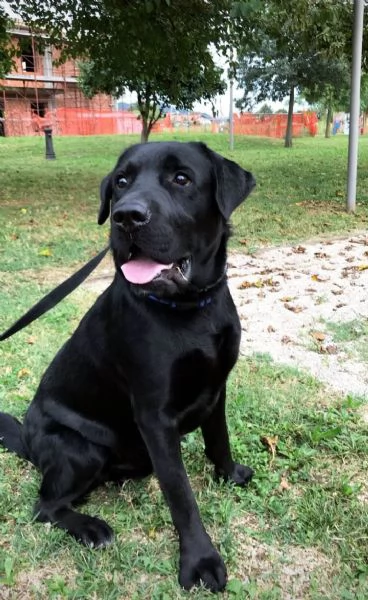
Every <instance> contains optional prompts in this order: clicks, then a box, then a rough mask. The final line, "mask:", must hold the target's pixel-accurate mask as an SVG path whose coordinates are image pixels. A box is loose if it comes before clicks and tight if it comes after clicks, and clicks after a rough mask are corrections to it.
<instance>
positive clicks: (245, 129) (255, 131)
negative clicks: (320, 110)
mask: <svg viewBox="0 0 368 600" xmlns="http://www.w3.org/2000/svg"><path fill="white" fill-rule="evenodd" d="M317 124H318V118H317V115H316V113H315V112H303V113H296V114H293V136H294V137H299V136H301V135H303V134H305V133H307V134H309V135H312V136H314V135H316V133H317V127H318V126H317ZM286 126H287V115H286V114H284V113H278V114H275V115H272V114H259V115H254V114H251V113H244V114H241V115H234V133H235V134H236V135H259V136H267V137H276V138H283V137H285V133H286Z"/></svg>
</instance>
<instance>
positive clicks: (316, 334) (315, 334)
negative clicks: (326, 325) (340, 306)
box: [311, 331, 326, 342]
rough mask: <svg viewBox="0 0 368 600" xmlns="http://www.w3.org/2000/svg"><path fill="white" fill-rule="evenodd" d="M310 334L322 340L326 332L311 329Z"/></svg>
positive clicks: (319, 340)
mask: <svg viewBox="0 0 368 600" xmlns="http://www.w3.org/2000/svg"><path fill="white" fill-rule="evenodd" d="M311 336H312V337H314V339H315V340H317V341H318V342H323V340H325V339H326V334H325V333H322V331H312V332H311Z"/></svg>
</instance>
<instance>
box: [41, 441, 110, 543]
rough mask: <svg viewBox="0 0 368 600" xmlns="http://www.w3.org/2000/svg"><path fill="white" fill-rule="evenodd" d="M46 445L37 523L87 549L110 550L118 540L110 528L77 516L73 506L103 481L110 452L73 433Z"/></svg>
mask: <svg viewBox="0 0 368 600" xmlns="http://www.w3.org/2000/svg"><path fill="white" fill-rule="evenodd" d="M44 441H45V445H43V452H42V454H43V456H42V454H41V456H40V460H39V465H38V466H39V467H40V469H41V471H42V474H43V478H42V482H41V487H40V491H39V500H38V502H37V504H36V507H35V517H36V519H37V520H38V521H42V522H50V523H53V524H54V525H55V526H56V527H59V528H60V529H64V530H65V531H67V532H68V533H70V535H72V536H73V537H74V538H75V539H77V540H78V541H80V542H82V543H83V544H85V545H86V546H91V547H94V548H99V547H103V546H107V545H108V544H109V543H110V542H111V541H112V540H113V537H114V535H113V531H112V529H111V528H110V527H109V525H108V524H107V523H106V522H105V521H103V520H101V519H98V518H97V517H91V516H89V515H86V514H81V513H79V512H76V511H75V510H74V509H73V508H72V506H73V504H75V503H77V502H80V501H81V500H82V499H83V497H84V496H85V495H86V494H87V493H88V492H90V491H91V490H92V489H93V488H95V487H97V485H99V484H100V483H101V482H102V481H103V479H104V478H103V472H104V469H105V467H106V464H107V462H108V453H109V450H108V449H107V448H104V447H102V446H97V445H96V444H93V443H91V442H89V441H88V440H85V439H83V438H82V437H81V436H79V435H78V434H77V433H74V432H71V431H68V435H67V436H65V432H64V435H63V436H62V435H60V434H59V433H58V434H53V435H48V436H46V437H45V438H44ZM46 448H48V450H46Z"/></svg>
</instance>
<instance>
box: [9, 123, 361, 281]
mask: <svg viewBox="0 0 368 600" xmlns="http://www.w3.org/2000/svg"><path fill="white" fill-rule="evenodd" d="M173 137H174V139H194V138H193V137H190V136H189V135H187V136H185V135H182V136H181V137H179V136H173ZM152 139H155V138H154V137H153V138H152ZM159 139H165V138H164V137H163V136H161V137H160V138H159ZM171 139H172V138H171ZM201 139H203V140H204V141H206V142H207V143H208V144H209V145H210V146H211V147H212V148H213V149H214V150H216V151H218V152H220V153H222V154H224V155H226V156H228V157H229V158H232V159H233V160H236V161H238V162H239V163H240V164H242V165H243V166H244V167H246V168H248V169H250V170H252V171H253V173H254V174H255V176H256V178H257V182H258V185H257V188H256V190H255V191H254V192H253V193H252V195H251V196H250V197H249V199H248V200H247V202H246V203H245V204H244V205H243V206H242V207H241V208H240V209H239V210H238V211H236V213H235V215H234V218H233V222H234V226H235V234H234V237H233V240H232V244H233V245H234V246H236V247H242V248H243V249H244V250H247V251H252V250H253V249H254V248H255V247H258V246H261V245H268V244H280V243H284V242H287V241H293V242H296V241H301V240H303V239H306V238H310V237H314V236H320V235H322V234H323V235H331V234H332V235H339V234H341V233H346V232H350V231H355V230H357V229H364V228H366V226H367V219H368V192H367V190H368V137H362V138H361V140H360V155H359V156H360V158H359V179H358V195H357V201H358V205H357V212H356V214H355V215H348V214H347V213H346V212H345V206H344V202H345V200H344V196H345V188H346V170H347V139H346V138H345V136H340V137H338V136H335V137H334V138H332V139H330V140H325V139H324V138H301V139H298V140H296V141H295V145H294V147H293V148H292V149H285V148H283V146H282V142H281V141H280V140H270V139H266V138H249V137H241V138H237V139H236V144H235V147H236V149H235V150H234V151H233V152H229V150H228V149H227V141H226V137H224V136H221V135H210V134H207V135H206V134H203V135H202V136H201ZM135 141H137V138H135V137H134V136H96V137H80V138H78V137H75V138H63V137H61V138H56V139H55V150H56V154H57V160H56V161H46V160H45V159H44V140H43V139H42V137H33V138H31V137H30V138H19V139H17V138H1V139H0V180H1V183H2V186H1V187H2V191H1V216H0V224H1V227H0V248H1V254H0V262H1V265H2V270H9V271H17V270H19V269H30V268H40V267H42V266H44V265H45V264H47V265H74V264H76V263H77V262H78V261H79V260H80V259H81V257H82V256H83V258H84V257H85V256H87V255H90V254H91V253H93V252H94V251H96V249H97V248H99V247H100V246H101V245H102V244H103V243H104V242H105V238H106V235H107V233H106V231H107V230H106V227H103V228H98V227H96V214H97V208H98V189H99V183H100V181H101V179H102V177H103V176H104V175H105V174H106V173H108V172H109V171H110V170H111V168H112V167H113V165H114V164H115V162H116V158H117V156H118V154H119V153H120V152H121V150H122V149H123V148H124V147H126V146H127V145H129V144H130V143H132V142H135ZM48 223H52V225H53V227H52V230H51V229H50V227H48V226H45V224H46V225H47V224H48Z"/></svg>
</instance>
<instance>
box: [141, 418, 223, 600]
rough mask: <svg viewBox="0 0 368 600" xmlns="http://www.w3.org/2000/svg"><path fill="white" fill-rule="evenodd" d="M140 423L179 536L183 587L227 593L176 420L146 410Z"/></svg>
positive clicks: (218, 557)
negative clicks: (206, 528)
mask: <svg viewBox="0 0 368 600" xmlns="http://www.w3.org/2000/svg"><path fill="white" fill-rule="evenodd" d="M137 423H138V426H139V429H140V431H141V434H142V436H143V438H144V441H145V443H146V446H147V448H148V451H149V454H150V457H151V460H152V464H153V467H154V471H155V473H156V475H157V478H158V480H159V483H160V487H161V489H162V492H163V494H164V496H165V499H166V501H167V503H168V505H169V509H170V512H171V516H172V520H173V523H174V526H175V528H176V530H177V532H178V534H179V542H180V567H179V583H180V585H182V586H183V587H184V588H185V589H187V590H189V589H190V588H191V587H192V586H194V585H195V584H197V583H200V582H201V581H202V582H203V583H204V585H205V586H206V587H207V588H209V589H210V590H211V591H212V592H218V591H221V590H223V589H224V587H225V585H226V579H227V575H226V567H225V565H224V562H223V560H222V558H221V556H220V554H219V553H218V552H217V550H216V549H215V547H214V546H213V544H212V542H211V539H210V537H209V535H208V534H207V532H206V530H205V528H204V526H203V523H202V521H201V518H200V515H199V511H198V506H197V503H196V501H195V498H194V495H193V492H192V489H191V487H190V483H189V480H188V477H187V474H186V471H185V468H184V464H183V461H182V457H181V449H180V436H179V432H178V428H177V425H176V423H175V421H174V420H173V419H169V418H168V417H167V416H166V415H164V414H163V413H162V412H159V411H157V412H156V411H154V412H152V411H144V412H143V413H141V414H140V415H139V417H138V418H137Z"/></svg>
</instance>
